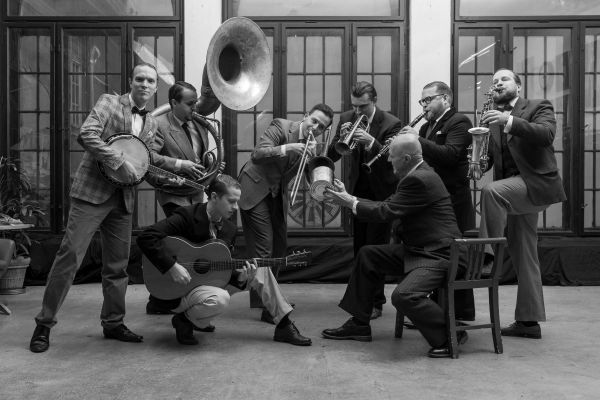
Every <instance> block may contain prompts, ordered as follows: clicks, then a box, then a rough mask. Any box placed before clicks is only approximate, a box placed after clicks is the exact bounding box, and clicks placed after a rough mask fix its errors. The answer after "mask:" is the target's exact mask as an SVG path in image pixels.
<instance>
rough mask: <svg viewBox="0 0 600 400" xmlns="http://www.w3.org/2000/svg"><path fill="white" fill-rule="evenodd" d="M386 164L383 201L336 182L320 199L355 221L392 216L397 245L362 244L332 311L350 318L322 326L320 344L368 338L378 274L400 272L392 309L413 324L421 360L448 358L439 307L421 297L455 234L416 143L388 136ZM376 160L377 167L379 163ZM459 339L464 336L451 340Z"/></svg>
mask: <svg viewBox="0 0 600 400" xmlns="http://www.w3.org/2000/svg"><path fill="white" fill-rule="evenodd" d="M388 160H389V162H391V163H392V166H393V168H394V173H395V174H396V175H397V176H398V178H399V183H398V187H397V188H396V192H395V193H394V194H392V195H391V196H390V197H389V198H387V199H386V200H384V201H371V200H366V199H360V198H356V197H354V196H351V195H349V194H348V193H347V192H346V190H345V188H344V185H343V184H342V183H341V182H340V181H338V180H336V181H335V182H334V183H335V186H336V188H335V189H336V191H334V190H328V191H327V193H326V197H327V200H328V201H332V202H334V203H336V204H339V205H341V206H344V207H348V208H350V209H351V210H352V212H353V213H354V214H355V215H356V217H357V218H360V219H365V220H369V221H380V222H391V221H392V220H394V219H400V227H399V229H398V234H399V236H400V237H399V241H397V244H384V245H369V246H364V247H363V248H361V249H360V251H359V253H358V255H357V258H356V262H355V265H354V269H353V271H352V275H351V276H350V281H349V282H348V287H347V288H346V293H345V294H344V297H343V298H342V301H341V302H340V304H339V306H340V307H341V308H342V309H343V310H345V311H347V312H348V313H350V314H351V315H352V318H350V319H349V320H348V321H347V322H346V323H344V324H343V325H342V326H341V327H339V328H334V329H325V330H324V331H323V332H322V335H323V337H324V338H326V339H338V340H347V339H351V340H359V341H371V339H372V338H371V326H370V325H369V319H370V316H371V312H372V309H373V295H374V293H375V290H376V289H377V288H378V287H379V286H380V285H381V284H382V283H383V281H384V279H385V275H387V274H389V275H401V276H403V279H402V281H401V282H400V283H399V284H398V286H397V287H396V289H395V290H394V292H393V294H392V304H393V305H394V307H396V308H397V309H398V310H399V311H401V312H402V313H403V314H404V315H406V316H407V317H408V318H410V319H411V321H413V323H414V324H415V326H416V327H417V328H418V329H419V330H420V331H421V334H422V335H423V336H424V337H425V339H427V341H428V342H429V344H430V345H431V347H432V348H431V349H430V350H429V353H428V356H429V357H433V358H440V357H450V352H449V349H448V341H447V336H446V320H445V316H444V311H443V309H442V308H441V307H440V306H439V305H438V304H437V303H436V302H434V301H433V300H431V299H430V298H429V294H430V293H431V292H432V291H433V290H435V289H437V288H439V287H441V286H443V285H444V281H445V279H446V271H447V269H448V266H449V260H450V242H451V241H452V239H453V238H459V237H460V236H461V235H460V231H459V230H458V226H457V224H456V217H455V216H454V210H453V208H452V203H451V201H450V195H449V194H448V192H447V191H446V188H445V187H444V183H443V182H442V180H441V178H440V177H439V176H438V175H437V174H436V173H435V172H434V170H433V169H432V168H431V167H430V166H429V165H427V163H426V162H425V161H423V156H422V152H421V145H420V143H419V141H418V139H417V138H415V137H414V136H413V135H399V136H396V137H395V138H394V139H393V140H392V143H391V147H390V153H389V158H388ZM379 162H384V161H383V160H379ZM466 340H467V333H466V332H464V331H463V332H459V333H458V341H459V343H461V344H463V343H464V342H465V341H466Z"/></svg>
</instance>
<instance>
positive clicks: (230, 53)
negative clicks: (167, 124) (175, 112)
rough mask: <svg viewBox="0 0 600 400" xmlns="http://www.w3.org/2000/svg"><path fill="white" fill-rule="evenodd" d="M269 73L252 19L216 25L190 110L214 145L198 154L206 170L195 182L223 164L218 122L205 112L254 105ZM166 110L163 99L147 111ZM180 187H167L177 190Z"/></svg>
mask: <svg viewBox="0 0 600 400" xmlns="http://www.w3.org/2000/svg"><path fill="white" fill-rule="evenodd" d="M271 73H272V61H271V50H270V49H269V45H268V42H267V38H266V36H265V34H264V32H263V31H262V30H261V29H260V27H259V26H258V25H256V23H254V22H253V21H252V20H250V19H248V18H245V17H234V18H230V19H228V20H227V21H225V22H223V23H222V24H221V26H219V28H218V29H217V31H216V32H215V34H214V35H213V37H212V39H211V41H210V44H209V46H208V51H207V53H206V65H205V66H204V70H203V73H202V87H201V89H200V98H199V99H198V102H197V103H196V105H195V107H194V109H195V111H194V113H193V114H192V118H193V119H194V121H196V122H197V123H198V124H200V125H202V126H203V127H205V128H206V129H207V130H208V131H209V132H210V134H211V135H212V137H213V139H214V142H215V148H214V149H212V150H207V151H206V152H205V153H204V155H203V157H202V163H203V165H204V166H205V167H206V171H205V174H204V176H203V177H202V178H200V179H199V180H198V181H197V182H198V183H201V184H203V185H204V186H208V185H209V184H210V182H211V181H212V180H213V179H214V178H215V177H216V176H217V175H218V174H220V173H221V172H223V170H224V168H225V161H224V157H223V156H224V153H225V151H224V146H223V139H222V137H221V124H220V122H219V121H218V120H217V119H214V118H209V117H207V115H209V114H212V113H214V112H215V111H217V109H218V108H219V106H220V105H221V103H222V104H223V105H224V106H225V107H227V108H229V109H232V110H238V111H239V110H247V109H249V108H251V107H254V106H255V105H256V104H258V102H259V101H260V100H261V99H262V98H263V96H264V95H265V93H266V92H267V90H268V88H269V84H270V81H271ZM170 110H171V106H170V104H168V103H167V104H163V105H161V106H160V107H158V108H156V109H155V110H154V111H152V113H151V114H152V115H153V116H155V117H157V116H159V115H161V114H165V113H167V112H169V111H170ZM215 152H216V154H215ZM161 190H164V189H162V188H161ZM182 190H184V189H181V188H173V189H172V190H170V191H172V192H173V193H176V194H181V191H182ZM188 190H189V189H188Z"/></svg>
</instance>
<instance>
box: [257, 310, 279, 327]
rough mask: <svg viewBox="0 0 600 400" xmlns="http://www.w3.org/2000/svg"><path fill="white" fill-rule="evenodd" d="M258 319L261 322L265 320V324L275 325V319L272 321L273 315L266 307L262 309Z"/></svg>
mask: <svg viewBox="0 0 600 400" xmlns="http://www.w3.org/2000/svg"><path fill="white" fill-rule="evenodd" d="M260 320H261V321H262V322H266V323H267V324H271V325H275V321H273V316H272V315H271V313H270V312H268V311H267V309H266V308H263V309H262V313H261V314H260Z"/></svg>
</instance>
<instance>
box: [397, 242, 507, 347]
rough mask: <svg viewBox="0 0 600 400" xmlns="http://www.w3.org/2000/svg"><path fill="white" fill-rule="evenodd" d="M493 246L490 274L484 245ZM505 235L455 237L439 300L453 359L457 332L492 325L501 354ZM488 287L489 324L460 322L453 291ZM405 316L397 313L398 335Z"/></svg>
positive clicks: (439, 291) (494, 337) (495, 341)
mask: <svg viewBox="0 0 600 400" xmlns="http://www.w3.org/2000/svg"><path fill="white" fill-rule="evenodd" d="M488 244H489V245H491V246H492V249H493V251H494V255H495V256H494V262H493V264H492V270H491V272H489V273H485V272H484V271H483V267H484V261H485V253H484V250H485V246H486V245H488ZM505 246H506V238H483V239H454V241H453V242H452V244H451V247H450V249H451V250H450V268H449V270H448V279H447V281H446V285H445V286H444V287H442V288H440V289H438V299H440V300H442V301H441V305H442V307H443V308H444V311H445V314H446V329H447V336H448V344H449V348H450V352H451V354H452V358H458V341H457V335H456V333H457V332H458V331H467V330H472V329H484V328H491V330H492V338H493V341H494V350H495V352H496V353H497V354H501V353H502V351H503V349H502V337H501V336H500V312H499V309H498V284H499V281H500V271H501V263H502V260H503V254H504V247H505ZM461 259H462V261H463V262H465V263H466V264H465V265H466V271H465V273H464V274H463V275H462V276H461V277H459V278H457V272H458V267H459V260H461ZM475 288H488V293H489V307H490V323H489V324H477V325H466V324H457V323H456V318H455V315H454V291H455V290H460V289H475ZM403 325H404V315H403V314H402V313H401V312H397V313H396V327H395V332H394V333H395V337H397V338H401V337H402V332H403Z"/></svg>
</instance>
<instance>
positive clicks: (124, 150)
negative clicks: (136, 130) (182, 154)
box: [97, 133, 205, 190]
mask: <svg viewBox="0 0 600 400" xmlns="http://www.w3.org/2000/svg"><path fill="white" fill-rule="evenodd" d="M106 144H108V146H109V147H110V148H111V149H113V150H115V151H117V152H118V153H121V154H122V155H123V156H124V157H125V160H126V161H129V163H131V165H133V168H134V169H135V172H136V174H135V176H136V178H135V180H133V181H127V182H125V181H123V178H122V177H121V176H120V175H119V174H118V173H117V171H115V170H113V169H111V168H107V167H105V166H104V164H102V163H101V162H97V165H98V169H99V170H100V173H101V174H102V176H104V178H106V180H108V181H109V182H110V183H112V184H113V185H116V186H121V187H131V186H135V185H138V184H140V183H141V182H142V181H143V180H144V178H145V177H146V174H147V173H152V174H155V175H158V176H161V177H164V178H171V179H183V184H184V185H186V186H190V187H193V188H195V189H198V190H204V188H205V186H204V185H202V184H200V183H198V182H195V181H192V180H190V179H187V178H183V177H181V176H179V175H177V174H174V173H172V172H169V171H167V170H164V169H162V168H159V167H156V166H154V165H152V164H150V150H148V147H146V144H145V143H144V142H143V141H142V140H141V139H140V138H138V137H137V136H134V135H130V134H128V133H119V134H116V135H113V136H111V137H109V138H108V139H107V140H106Z"/></svg>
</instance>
